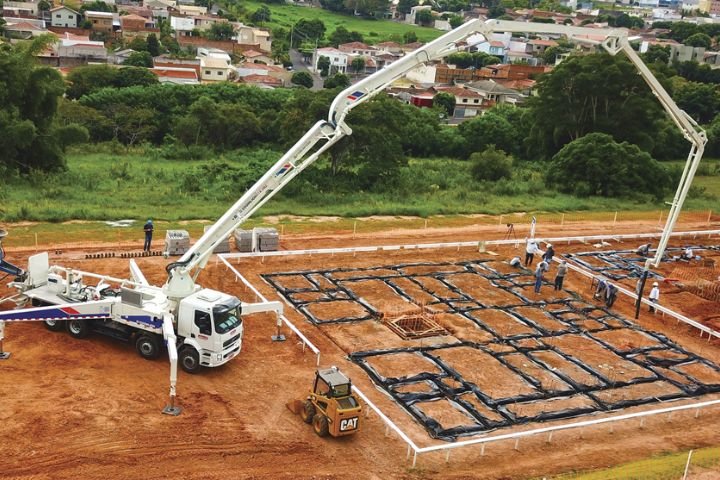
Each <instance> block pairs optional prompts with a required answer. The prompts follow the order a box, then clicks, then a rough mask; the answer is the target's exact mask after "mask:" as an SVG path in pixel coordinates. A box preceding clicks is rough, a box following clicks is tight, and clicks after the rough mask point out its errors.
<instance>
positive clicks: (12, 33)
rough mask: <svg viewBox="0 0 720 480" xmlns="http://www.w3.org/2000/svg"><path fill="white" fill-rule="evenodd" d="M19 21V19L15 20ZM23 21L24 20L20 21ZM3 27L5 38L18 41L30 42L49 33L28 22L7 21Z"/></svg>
mask: <svg viewBox="0 0 720 480" xmlns="http://www.w3.org/2000/svg"><path fill="white" fill-rule="evenodd" d="M15 20H17V19H15ZM20 20H23V19H20ZM6 22H7V23H6V24H5V26H4V27H3V29H4V30H5V36H6V37H8V38H11V39H17V40H28V39H30V38H33V37H37V36H40V35H44V34H46V33H48V31H47V30H45V29H44V28H40V27H38V26H37V25H35V24H34V23H31V22H27V21H19V22H18V21H14V22H13V23H11V22H9V21H7V19H6Z"/></svg>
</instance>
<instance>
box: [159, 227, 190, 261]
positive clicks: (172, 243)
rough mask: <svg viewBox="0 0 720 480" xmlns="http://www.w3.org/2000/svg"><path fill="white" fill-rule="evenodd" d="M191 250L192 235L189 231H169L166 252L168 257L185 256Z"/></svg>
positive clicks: (166, 236)
mask: <svg viewBox="0 0 720 480" xmlns="http://www.w3.org/2000/svg"><path fill="white" fill-rule="evenodd" d="M189 249H190V234H189V233H188V232H187V230H168V231H167V233H166V234H165V252H166V253H167V254H168V255H183V254H184V253H185V252H187V251H188V250H189Z"/></svg>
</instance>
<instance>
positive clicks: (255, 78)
mask: <svg viewBox="0 0 720 480" xmlns="http://www.w3.org/2000/svg"><path fill="white" fill-rule="evenodd" d="M238 82H240V83H247V84H249V85H255V86H258V87H261V88H279V87H282V86H284V84H283V81H282V80H281V79H279V78H277V77H273V76H270V75H258V74H252V75H245V76H244V77H240V78H239V79H238Z"/></svg>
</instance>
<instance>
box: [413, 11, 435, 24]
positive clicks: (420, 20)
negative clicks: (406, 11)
mask: <svg viewBox="0 0 720 480" xmlns="http://www.w3.org/2000/svg"><path fill="white" fill-rule="evenodd" d="M432 22H433V14H432V12H431V11H430V9H426V10H418V11H417V12H415V23H417V24H418V25H423V26H428V25H430V24H431V23H432Z"/></svg>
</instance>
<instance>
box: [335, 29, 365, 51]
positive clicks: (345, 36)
mask: <svg viewBox="0 0 720 480" xmlns="http://www.w3.org/2000/svg"><path fill="white" fill-rule="evenodd" d="M329 40H330V43H331V44H332V45H333V46H335V47H337V46H338V45H342V44H343V43H350V42H362V41H364V40H363V36H362V34H360V33H359V32H356V31H354V30H353V31H352V32H349V31H348V29H347V28H345V27H343V26H339V27H337V28H336V29H335V30H334V31H333V33H331V34H330V38H329Z"/></svg>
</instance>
